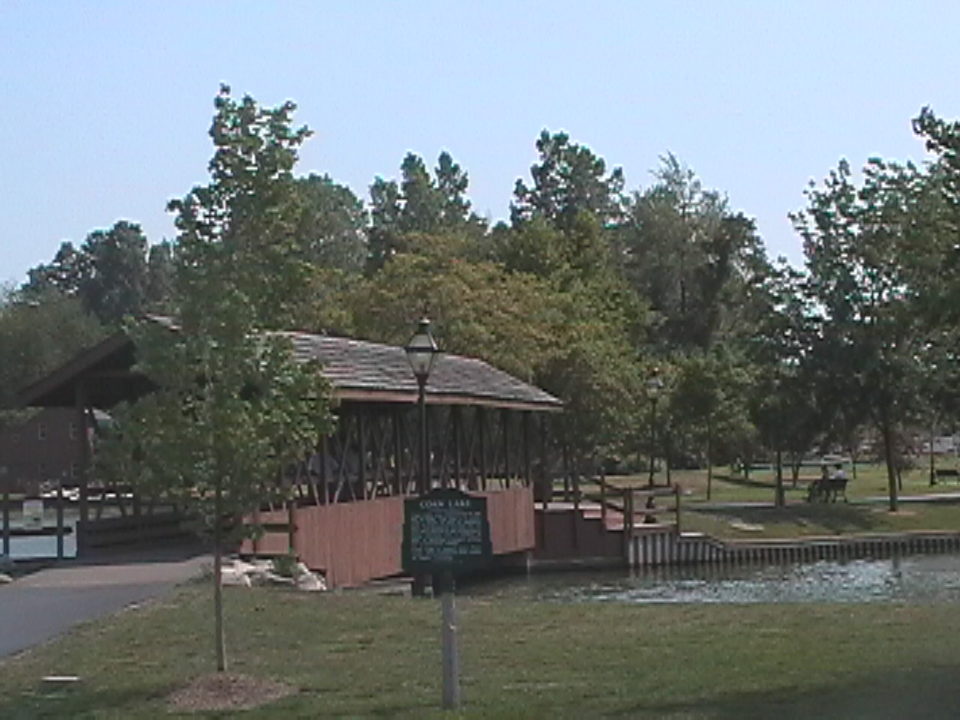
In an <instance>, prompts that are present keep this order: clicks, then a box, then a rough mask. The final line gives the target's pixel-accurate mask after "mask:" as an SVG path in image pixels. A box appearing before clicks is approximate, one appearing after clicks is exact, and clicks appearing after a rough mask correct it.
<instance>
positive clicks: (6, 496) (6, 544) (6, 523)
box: [0, 474, 10, 558]
mask: <svg viewBox="0 0 960 720" xmlns="http://www.w3.org/2000/svg"><path fill="white" fill-rule="evenodd" d="M3 480H4V482H3V495H2V496H0V503H2V505H3V554H4V556H5V557H7V558H9V557H10V477H9V475H6V474H4V477H3Z"/></svg>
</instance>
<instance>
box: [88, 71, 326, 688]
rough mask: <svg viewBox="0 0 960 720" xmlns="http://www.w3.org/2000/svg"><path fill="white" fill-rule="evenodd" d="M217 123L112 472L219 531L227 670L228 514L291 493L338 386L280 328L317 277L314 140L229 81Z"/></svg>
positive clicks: (181, 215)
mask: <svg viewBox="0 0 960 720" xmlns="http://www.w3.org/2000/svg"><path fill="white" fill-rule="evenodd" d="M215 108H216V113H215V115H214V119H213V124H212V127H211V130H210V136H211V138H212V139H213V143H214V148H215V151H214V155H213V159H212V160H211V161H210V174H211V179H210V182H209V183H208V184H206V185H203V186H198V187H195V188H193V189H192V190H191V191H190V192H189V193H188V194H187V195H186V196H185V197H184V198H182V199H179V200H174V201H171V203H170V208H171V209H172V210H173V211H174V212H176V214H177V218H176V224H177V227H178V229H179V231H180V232H179V236H178V240H177V252H176V258H175V264H176V281H177V286H176V287H177V307H178V309H179V319H178V322H177V324H176V326H175V327H170V326H169V325H168V324H166V323H157V322H154V321H145V322H141V323H139V324H136V325H135V326H133V327H132V328H131V329H130V332H131V334H132V336H133V338H134V340H135V342H136V347H137V357H138V366H139V368H140V369H141V370H142V371H143V372H144V373H145V374H146V375H147V376H148V377H149V378H151V380H153V382H154V383H155V384H156V385H157V387H158V388H159V389H158V390H157V391H156V392H154V393H152V394H150V395H148V396H146V397H145V398H143V399H141V400H140V401H138V402H137V403H135V404H133V405H132V406H130V407H129V408H127V409H126V410H124V411H122V412H119V413H118V422H117V429H116V430H115V432H114V434H113V438H112V441H111V442H110V443H108V445H107V447H105V448H104V450H103V451H102V457H103V458H104V460H103V463H104V465H105V466H106V470H107V471H109V472H114V473H117V474H126V475H127V476H128V477H129V476H133V477H138V478H139V479H140V484H141V487H142V488H144V489H147V490H150V491H153V492H154V493H156V494H158V495H160V496H161V497H167V498H174V499H176V500H178V501H179V502H180V503H182V504H184V505H186V506H187V507H189V508H191V509H192V510H193V511H195V512H196V513H197V514H198V515H199V516H200V517H201V518H203V519H204V520H206V521H207V524H208V526H209V528H210V529H211V531H212V534H213V538H214V558H215V559H214V579H213V581H214V615H215V640H216V643H215V644H216V654H217V669H218V670H221V671H222V670H224V669H225V668H226V650H225V643H224V627H223V603H222V594H221V588H220V585H221V555H222V549H223V541H224V522H225V520H229V519H232V520H234V522H237V521H238V520H239V519H241V518H243V517H249V516H250V515H251V514H252V513H253V512H254V511H255V510H256V509H257V508H259V507H260V506H261V504H262V503H264V502H265V501H266V500H269V499H276V498H278V497H280V496H282V495H283V494H284V492H285V489H284V487H283V485H282V483H280V482H279V480H280V479H281V478H282V477H283V473H284V471H285V469H286V468H287V467H289V465H290V464H291V463H293V462H298V461H300V460H302V458H303V457H305V456H306V454H307V453H309V452H310V451H311V450H312V449H313V448H315V447H316V445H317V442H318V440H319V437H320V435H321V434H323V433H325V432H327V431H329V429H330V424H331V419H330V413H329V403H330V393H329V388H328V386H327V384H326V382H325V381H324V380H323V378H322V376H321V375H320V373H319V371H318V368H317V367H315V366H313V365H311V364H301V363H299V362H297V361H296V359H295V358H294V356H293V353H292V346H291V344H290V341H289V339H288V338H287V336H286V335H284V334H283V333H278V332H274V330H275V329H278V328H282V327H284V326H286V324H287V323H289V322H292V321H293V320H294V319H295V318H296V317H297V316H298V314H299V308H298V307H297V305H296V302H297V299H298V298H299V297H300V296H301V295H302V293H303V292H305V290H306V288H308V286H309V281H310V273H309V267H307V266H305V263H304V261H303V259H302V257H301V255H300V253H299V247H298V245H297V234H296V229H297V225H298V222H299V220H300V219H301V213H300V204H299V201H298V196H297V187H296V185H295V181H294V178H293V175H292V170H293V167H294V165H295V163H296V160H297V155H298V148H299V146H300V145H301V143H302V142H303V141H304V140H305V139H306V137H307V136H308V134H309V133H308V131H307V129H306V128H294V127H293V125H292V113H293V110H294V105H293V104H292V103H285V104H283V105H281V106H280V107H277V108H274V109H267V108H262V107H260V106H259V105H258V104H257V103H256V101H254V100H253V99H252V98H250V97H244V98H243V99H242V100H240V101H237V100H235V99H234V98H233V97H232V95H231V94H230V90H229V88H226V87H223V88H221V91H220V94H219V95H218V96H217V98H216V101H215Z"/></svg>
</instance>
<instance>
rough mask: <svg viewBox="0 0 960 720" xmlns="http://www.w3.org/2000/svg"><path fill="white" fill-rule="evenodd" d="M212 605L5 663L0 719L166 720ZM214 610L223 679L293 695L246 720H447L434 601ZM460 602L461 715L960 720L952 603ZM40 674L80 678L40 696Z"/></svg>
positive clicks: (190, 603)
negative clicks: (274, 683)
mask: <svg viewBox="0 0 960 720" xmlns="http://www.w3.org/2000/svg"><path fill="white" fill-rule="evenodd" d="M209 595H210V593H209V589H208V588H207V587H206V586H199V585H190V586H186V587H184V588H182V589H181V590H180V591H179V592H178V593H177V594H176V595H175V596H174V597H172V598H171V599H169V600H167V601H165V602H163V603H158V604H154V605H150V606H147V607H143V608H139V609H136V610H131V611H127V612H124V613H121V614H120V615H118V616H117V617H115V618H114V619H112V620H110V621H109V622H103V623H98V624H91V625H87V626H85V627H83V628H80V629H79V630H77V631H75V632H73V633H71V634H70V635H68V636H67V637H65V638H63V639H61V640H59V641H57V642H54V643H51V644H49V645H46V646H44V647H41V648H37V649H34V650H32V651H29V652H26V653H24V654H22V655H20V656H18V657H16V658H13V659H9V660H7V661H4V662H2V663H0V717H2V718H5V719H10V718H21V717H22V718H27V717H50V718H62V717H70V718H76V717H90V718H125V719H127V718H156V717H176V715H174V714H171V713H169V712H168V710H167V706H166V697H167V696H168V694H169V693H170V692H171V691H173V690H174V689H176V688H178V687H180V686H182V685H183V684H185V683H186V682H187V681H188V680H190V679H191V678H193V677H194V676H196V675H197V674H203V673H206V672H208V671H209V670H210V668H211V667H212V666H213V653H212V643H211V642H210V637H209V636H210V635H211V630H210V625H211V622H210V614H209V608H210V599H209ZM226 603H227V628H228V652H229V654H230V657H231V661H232V666H231V670H232V671H236V672H243V673H247V674H251V675H255V676H258V677H264V678H273V679H277V680H282V681H285V682H287V683H290V684H292V685H294V686H295V687H297V688H298V689H299V692H298V693H297V694H296V695H294V696H291V697H288V698H285V699H282V700H279V701H276V702H275V703H274V704H271V705H268V706H265V707H263V708H260V709H259V710H252V711H248V712H246V713H244V715H243V716H244V717H250V718H262V717H276V718H287V717H311V718H312V717H383V718H387V717H390V718H392V717H401V718H429V717H443V716H445V715H444V714H443V713H441V711H440V710H439V709H438V706H439V698H440V658H439V640H438V634H439V631H438V624H439V607H438V603H437V602H436V601H433V600H413V599H410V598H407V597H399V596H382V595H375V594H373V593H369V592H362V593H361V592H354V593H342V594H329V595H319V596H318V595H312V594H295V593H293V592H289V591H279V590H275V589H253V590H233V591H230V592H227V593H226ZM459 605H460V609H461V625H460V627H461V645H462V677H463V688H464V698H465V708H464V711H463V713H462V716H463V717H470V718H474V717H476V718H557V717H562V718H596V717H628V718H634V717H636V718H667V719H680V718H689V719H692V718H717V719H725V718H730V719H733V718H738V719H740V718H769V717H777V718H808V717H817V718H861V717H862V718H905V717H910V718H927V717H929V718H939V717H944V718H948V717H956V716H957V715H958V713H960V691H957V690H956V684H955V678H956V677H957V675H958V672H960V639H958V638H960V613H958V612H957V608H956V607H955V606H946V605H914V606H906V605H885V604H865V605H839V604H837V605H778V606H772V605H740V606H732V605H646V606H642V605H626V604H617V603H595V604H574V603H570V604H560V603H546V602H532V601H521V600H516V601H508V600H500V599H498V600H481V599H470V598H460V600H459ZM50 673H58V674H63V673H75V674H78V675H80V676H81V677H82V681H81V683H80V685H79V687H76V688H74V689H71V690H67V691H58V692H45V691H43V690H42V689H41V687H40V682H39V681H40V678H41V677H42V676H44V675H46V674H50Z"/></svg>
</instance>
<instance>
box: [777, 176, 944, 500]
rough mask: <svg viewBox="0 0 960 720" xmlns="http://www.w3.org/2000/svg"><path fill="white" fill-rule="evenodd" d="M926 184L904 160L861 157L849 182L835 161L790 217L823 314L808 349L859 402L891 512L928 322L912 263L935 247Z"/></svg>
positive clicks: (852, 399)
mask: <svg viewBox="0 0 960 720" xmlns="http://www.w3.org/2000/svg"><path fill="white" fill-rule="evenodd" d="M927 187H928V185H927V178H926V176H925V175H924V174H923V173H921V172H919V171H918V170H917V169H916V168H915V167H913V166H912V165H906V166H901V165H896V164H889V163H885V162H883V161H881V160H871V161H870V162H868V163H867V165H866V167H865V168H864V169H863V181H862V183H860V184H857V183H856V182H855V181H854V178H853V175H852V172H851V170H850V166H849V164H848V163H846V162H845V161H841V162H840V164H839V165H838V167H837V169H836V170H834V171H832V172H831V173H830V174H829V176H828V177H827V178H826V179H825V180H824V182H823V185H822V187H817V186H811V187H810V188H809V189H808V191H807V199H808V207H807V208H806V209H805V210H803V211H801V212H799V213H797V214H795V215H793V216H792V217H793V221H794V225H795V227H796V228H797V230H798V231H799V232H800V235H801V236H802V238H803V240H804V251H805V254H806V257H807V268H808V272H809V275H810V288H811V291H812V296H813V299H814V300H815V301H816V303H817V306H818V307H819V308H820V309H821V311H822V314H823V318H822V328H823V329H822V336H821V338H820V339H819V342H818V344H817V347H816V352H817V353H818V354H819V355H820V356H821V357H822V358H829V359H830V364H829V368H830V372H831V373H832V375H833V376H834V388H835V389H836V392H838V394H840V395H841V396H842V397H843V398H845V399H846V400H847V401H848V402H863V403H864V406H863V407H864V411H865V413H866V414H868V416H869V417H870V419H871V421H872V422H873V424H874V425H875V427H876V428H877V430H878V432H879V433H880V436H881V438H882V439H883V444H884V455H885V461H886V466H887V475H888V484H889V496H890V509H891V510H896V509H897V506H898V501H897V490H898V482H897V477H898V476H897V462H898V460H897V459H898V455H899V449H898V448H897V447H896V439H897V437H898V435H899V430H900V428H901V427H902V425H903V423H904V421H905V420H910V419H911V418H912V416H913V415H914V413H915V412H916V411H917V409H918V406H919V401H920V400H921V395H920V387H921V381H922V378H923V376H924V374H925V372H926V368H925V366H924V363H923V359H922V358H923V349H924V347H925V345H926V344H927V338H928V330H929V328H928V326H927V325H926V323H925V322H924V321H923V320H922V318H921V317H920V315H919V314H918V312H917V309H918V303H917V298H918V297H919V296H920V295H921V294H922V292H923V289H922V288H923V286H922V283H923V282H924V280H923V278H922V276H920V275H918V274H917V273H915V272H914V270H915V267H916V265H915V263H916V258H917V257H918V256H929V255H930V252H931V250H932V248H933V245H932V241H933V239H934V238H933V236H932V235H930V234H929V233H927V232H926V231H925V229H924V227H923V223H921V222H918V207H920V204H919V200H920V198H922V197H923V195H924V193H925V191H926V189H927Z"/></svg>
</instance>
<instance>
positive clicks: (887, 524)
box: [681, 502, 960, 539]
mask: <svg viewBox="0 0 960 720" xmlns="http://www.w3.org/2000/svg"><path fill="white" fill-rule="evenodd" d="M681 529H682V530H683V531H685V532H687V531H689V532H703V533H707V534H709V535H713V536H714V537H719V538H729V539H737V538H754V539H760V538H795V537H804V536H824V535H853V534H872V533H893V532H909V531H914V530H946V531H957V532H960V504H956V503H904V504H902V505H901V506H900V509H899V510H898V511H897V512H895V513H892V512H889V510H888V509H887V506H886V505H882V504H880V505H877V504H869V505H867V504H863V505H856V504H847V503H843V502H839V503H831V504H823V503H806V502H795V503H791V504H788V505H787V506H786V507H782V508H776V507H740V508H731V509H723V508H714V509H698V508H696V507H695V506H689V507H687V508H686V511H685V512H684V513H683V515H682V518H681Z"/></svg>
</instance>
